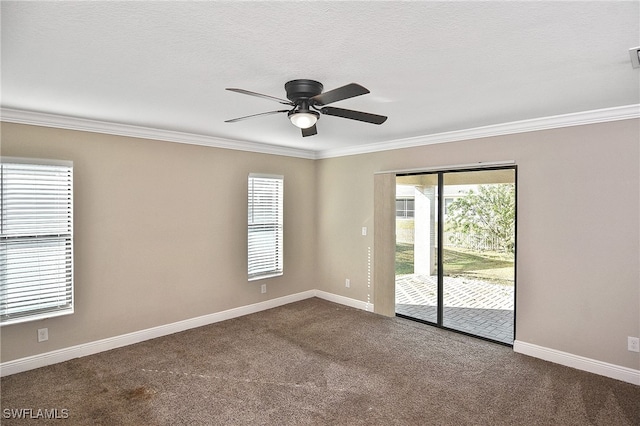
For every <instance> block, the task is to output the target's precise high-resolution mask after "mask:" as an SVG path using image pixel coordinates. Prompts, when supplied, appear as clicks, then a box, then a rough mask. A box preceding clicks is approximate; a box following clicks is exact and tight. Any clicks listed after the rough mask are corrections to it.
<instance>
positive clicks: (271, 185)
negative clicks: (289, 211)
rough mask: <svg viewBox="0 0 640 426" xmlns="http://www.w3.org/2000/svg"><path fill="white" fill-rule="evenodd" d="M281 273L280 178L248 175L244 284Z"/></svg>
mask: <svg viewBox="0 0 640 426" xmlns="http://www.w3.org/2000/svg"><path fill="white" fill-rule="evenodd" d="M258 234H260V236H261V237H262V238H261V240H262V241H259V240H258V239H257V238H256V237H258ZM270 240H273V241H270ZM265 242H266V245H265ZM283 274H284V176H282V175H273V174H264V173H249V176H248V179H247V277H248V281H256V280H261V279H266V278H273V277H278V276H281V275H283Z"/></svg>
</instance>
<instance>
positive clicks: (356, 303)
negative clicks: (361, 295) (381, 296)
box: [315, 290, 373, 312]
mask: <svg viewBox="0 0 640 426" xmlns="http://www.w3.org/2000/svg"><path fill="white" fill-rule="evenodd" d="M315 296H316V297H319V298H320V299H324V300H328V301H329V302H334V303H339V304H341V305H346V306H351V307H352V308H357V309H362V310H363V311H368V312H373V304H372V303H368V302H363V301H361V300H356V299H351V298H350V297H345V296H339V295H337V294H333V293H327V292H326V291H322V290H315Z"/></svg>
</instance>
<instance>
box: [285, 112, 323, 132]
mask: <svg viewBox="0 0 640 426" xmlns="http://www.w3.org/2000/svg"><path fill="white" fill-rule="evenodd" d="M319 116H320V114H318V113H317V112H315V111H303V112H294V113H292V114H289V119H290V120H291V122H292V123H293V125H294V126H296V127H299V128H301V129H308V128H309V127H313V125H314V124H316V122H317V121H318V117H319Z"/></svg>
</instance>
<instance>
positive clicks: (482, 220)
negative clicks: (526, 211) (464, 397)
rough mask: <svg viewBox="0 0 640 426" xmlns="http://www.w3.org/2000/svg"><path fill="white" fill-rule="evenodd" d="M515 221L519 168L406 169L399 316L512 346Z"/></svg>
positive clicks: (399, 192) (401, 193)
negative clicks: (431, 170)
mask: <svg viewBox="0 0 640 426" xmlns="http://www.w3.org/2000/svg"><path fill="white" fill-rule="evenodd" d="M440 218H442V220H440ZM515 227H516V169H515V167H509V168H495V169H483V170H464V171H448V172H433V173H415V174H406V175H400V174H398V175H397V177H396V292H395V293H396V294H395V296H396V315H398V316H402V317H406V318H410V319H414V320H417V321H421V322H426V323H429V324H433V325H437V326H440V327H444V328H448V329H452V330H456V331H460V332H463V333H466V334H471V335H475V336H478V337H482V338H484V339H489V340H493V341H496V342H499V343H503V344H507V345H512V344H513V340H514V332H515V315H514V308H515V250H516V241H515V235H516V232H515Z"/></svg>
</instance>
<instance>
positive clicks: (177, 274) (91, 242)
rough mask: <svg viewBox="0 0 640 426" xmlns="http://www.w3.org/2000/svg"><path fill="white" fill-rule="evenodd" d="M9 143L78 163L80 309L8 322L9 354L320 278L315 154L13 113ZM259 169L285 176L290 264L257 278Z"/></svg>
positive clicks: (215, 308)
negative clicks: (118, 132) (47, 123)
mask: <svg viewBox="0 0 640 426" xmlns="http://www.w3.org/2000/svg"><path fill="white" fill-rule="evenodd" d="M1 149H2V151H1V153H2V155H5V156H18V157H35V158H55V159H63V160H73V162H74V189H75V193H74V194H75V199H74V201H75V205H74V232H75V300H76V302H75V307H76V312H75V314H73V315H69V316H65V317H59V318H52V319H48V320H43V321H36V322H29V323H25V324H18V325H11V326H5V327H2V328H1V329H0V332H1V333H2V335H1V337H2V352H1V360H2V362H6V361H10V360H13V359H17V358H22V357H25V356H30V355H35V354H39V353H44V352H48V351H52V350H55V349H60V348H65V347H69V346H73V345H78V344H82V343H87V342H92V341H95V340H99V339H104V338H108V337H113V336H118V335H122V334H125V333H129V332H133V331H138V330H143V329H146V328H150V327H154V326H159V325H164V324H169V323H172V322H176V321H179V320H184V319H189V318H195V317H198V316H201V315H206V314H210V313H215V312H219V311H223V310H226V309H230V308H235V307H239V306H246V305H249V304H252V303H257V302H260V301H265V300H268V299H272V298H275V297H280V296H284V295H288V294H292V293H297V292H301V291H305V290H310V289H314V288H316V287H317V285H316V282H315V279H314V275H313V271H315V270H316V264H315V246H314V244H313V242H314V241H315V222H316V216H315V212H316V205H315V164H314V162H313V161H311V160H304V159H299V158H291V157H281V156H273V155H265V154H256V153H248V152H242V151H233V150H226V149H216V148H209V147H202V146H194V145H185V144H177V143H170V142H158V141H150V140H144V139H133V138H125V137H118V136H108V135H100V134H94V133H85V132H75V131H67V130H55V129H50V128H44V127H35V126H24V125H16V124H8V123H3V124H2V145H1ZM250 172H259V173H274V174H281V175H284V179H285V199H284V209H285V212H284V215H285V216H284V217H285V234H284V237H285V241H284V247H285V257H284V268H285V272H284V275H283V276H282V277H278V278H272V279H267V280H260V281H253V282H248V281H247V260H246V250H247V249H246V239H247V225H246V223H247V176H248V174H249V173H250ZM262 283H267V293H266V294H261V293H260V284H262ZM42 327H48V328H49V340H48V341H47V342H44V343H37V339H36V330H37V329H38V328H42Z"/></svg>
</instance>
